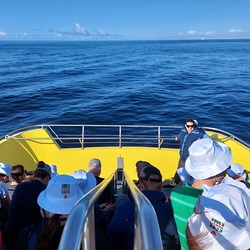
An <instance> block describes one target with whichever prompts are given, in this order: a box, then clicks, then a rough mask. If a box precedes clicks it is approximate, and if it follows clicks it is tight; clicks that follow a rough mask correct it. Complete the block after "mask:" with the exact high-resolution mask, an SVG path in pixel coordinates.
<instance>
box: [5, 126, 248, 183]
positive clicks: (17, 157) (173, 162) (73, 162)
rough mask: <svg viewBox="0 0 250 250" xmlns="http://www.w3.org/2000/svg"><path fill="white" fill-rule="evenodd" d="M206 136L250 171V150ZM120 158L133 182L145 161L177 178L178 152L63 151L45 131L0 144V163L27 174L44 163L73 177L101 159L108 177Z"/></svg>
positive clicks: (30, 132)
mask: <svg viewBox="0 0 250 250" xmlns="http://www.w3.org/2000/svg"><path fill="white" fill-rule="evenodd" d="M207 133H208V134H209V135H210V136H211V137H212V138H214V139H215V140H217V141H221V142H223V143H225V144H227V145H228V146H229V147H230V148H231V151H232V154H233V162H234V163H239V164H241V165H242V166H244V168H245V169H247V170H248V171H250V149H249V147H247V146H246V145H244V144H242V143H241V142H239V141H236V140H234V139H232V138H230V137H225V135H223V134H220V133H214V132H209V131H207ZM120 157H121V158H123V162H124V170H125V171H126V173H127V174H128V175H129V177H130V178H132V179H137V176H136V170H135V163H136V162H137V161H138V160H144V161H148V162H150V163H151V164H152V165H154V166H156V167H157V168H159V169H160V171H161V173H162V175H163V179H165V180H169V179H171V178H172V177H173V176H174V173H175V170H176V167H177V164H178V160H179V149H178V148H159V147H145V146H124V147H123V146H122V147H118V146H117V147H116V146H100V147H85V148H82V147H78V148H61V147H60V146H59V144H58V143H57V141H56V140H55V139H54V138H52V136H51V134H50V133H49V132H48V130H47V129H44V128H36V129H31V130H27V131H22V132H19V133H17V134H14V135H13V136H6V137H5V138H4V139H2V140H1V141H0V162H4V163H8V164H10V165H12V166H13V165H16V164H22V165H23V166H24V167H25V169H26V170H34V169H35V168H36V164H37V162H38V161H41V160H43V161H44V162H46V163H48V164H53V165H56V166H57V170H58V173H59V174H71V173H73V172H74V171H75V170H78V169H84V170H86V171H87V166H88V162H89V160H90V159H92V158H99V159H100V160H101V162H102V173H101V176H102V177H108V176H109V175H110V174H111V173H112V172H114V171H115V170H117V166H118V158H120Z"/></svg>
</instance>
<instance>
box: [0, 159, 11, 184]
mask: <svg viewBox="0 0 250 250" xmlns="http://www.w3.org/2000/svg"><path fill="white" fill-rule="evenodd" d="M11 170H12V167H11V166H10V165H9V164H7V163H3V162H0V180H1V181H2V182H4V183H8V182H11V176H10V175H11Z"/></svg>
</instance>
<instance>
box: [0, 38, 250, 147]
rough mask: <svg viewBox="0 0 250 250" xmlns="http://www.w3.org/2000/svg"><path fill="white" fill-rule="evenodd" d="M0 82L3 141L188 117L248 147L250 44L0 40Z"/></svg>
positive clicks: (178, 122) (173, 122)
mask: <svg viewBox="0 0 250 250" xmlns="http://www.w3.org/2000/svg"><path fill="white" fill-rule="evenodd" d="M0 84H1V92H0V107H1V108H0V136H2V135H4V134H5V133H7V132H10V131H11V130H14V129H17V128H20V127H23V126H28V125H35V124H43V123H45V124H121V125H180V126H181V125H183V124H184V121H185V119H186V118H190V117H191V118H195V119H197V120H198V121H199V123H200V124H201V125H202V126H205V127H214V128H219V129H222V130H226V131H228V132H230V133H233V134H234V135H236V136H237V137H239V138H241V139H243V140H245V141H246V142H248V143H250V132H249V126H250V40H203V41H202V40H201V41H26V42H24V41H19V42H18V41H1V42H0Z"/></svg>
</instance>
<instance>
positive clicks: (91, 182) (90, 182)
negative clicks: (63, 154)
mask: <svg viewBox="0 0 250 250" xmlns="http://www.w3.org/2000/svg"><path fill="white" fill-rule="evenodd" d="M71 176H73V177H74V178H75V179H76V180H77V183H78V185H79V187H80V188H81V190H82V192H83V194H86V193H88V192H89V191H90V190H91V189H92V188H94V187H95V186H96V178H95V176H94V175H93V174H92V173H91V172H88V173H86V172H85V171H84V170H82V169H80V170H77V171H75V172H74V173H73V174H71Z"/></svg>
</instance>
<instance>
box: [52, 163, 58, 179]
mask: <svg viewBox="0 0 250 250" xmlns="http://www.w3.org/2000/svg"><path fill="white" fill-rule="evenodd" d="M50 169H51V178H53V177H55V176H58V173H57V167H56V165H50Z"/></svg>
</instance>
